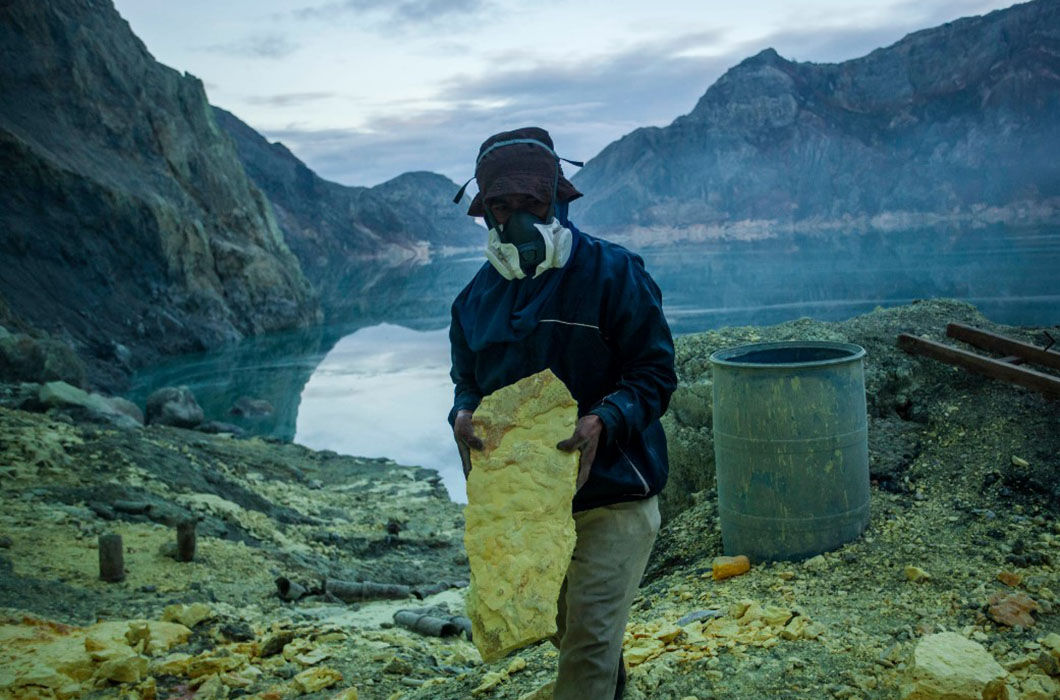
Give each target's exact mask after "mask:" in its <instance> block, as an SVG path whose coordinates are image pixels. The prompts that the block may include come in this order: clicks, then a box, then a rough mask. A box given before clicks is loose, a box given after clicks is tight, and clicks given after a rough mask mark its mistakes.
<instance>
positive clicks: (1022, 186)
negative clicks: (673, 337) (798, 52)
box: [573, 0, 1060, 233]
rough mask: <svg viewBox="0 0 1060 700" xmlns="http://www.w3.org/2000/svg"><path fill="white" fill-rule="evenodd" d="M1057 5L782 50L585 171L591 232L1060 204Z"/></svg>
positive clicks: (758, 59)
mask: <svg viewBox="0 0 1060 700" xmlns="http://www.w3.org/2000/svg"><path fill="white" fill-rule="evenodd" d="M1058 115H1060V5H1058V4H1057V3H1055V2H1049V1H1047V0H1039V1H1038V2H1032V3H1027V4H1025V5H1018V6H1015V7H1012V8H1009V9H1007V10H1002V11H998V12H993V13H991V14H989V15H986V16H983V17H972V18H966V19H961V20H958V21H956V22H952V23H949V24H946V25H943V26H940V27H936V28H934V29H928V30H924V31H920V32H917V33H914V34H911V35H909V36H907V37H906V38H905V39H903V40H901V41H899V42H898V43H896V44H894V45H893V46H890V47H887V48H883V49H878V50H876V51H873V52H872V53H870V54H869V55H867V56H865V57H863V58H859V59H855V60H851V61H846V62H844V63H839V64H813V63H794V62H791V61H787V60H785V59H783V58H781V57H780V56H779V55H777V53H776V52H775V51H773V50H772V49H767V50H765V51H763V52H761V53H759V54H758V55H756V56H754V57H752V58H749V59H747V60H745V61H744V62H742V63H740V64H739V65H738V66H736V67H734V68H732V69H731V70H729V71H728V72H727V73H726V74H725V75H724V76H722V77H721V78H720V79H719V80H718V81H717V82H716V83H715V84H714V85H712V86H711V87H710V89H709V90H707V92H706V94H704V95H703V97H702V98H701V99H700V101H699V103H698V104H697V105H696V106H695V109H693V110H692V112H691V113H689V114H688V115H685V116H683V117H680V118H678V119H677V120H675V121H674V122H673V123H672V124H671V125H669V126H667V127H665V128H645V129H638V130H636V131H634V132H632V133H630V134H628V135H627V136H625V137H623V138H622V139H621V140H619V141H617V142H615V143H613V144H611V145H609V146H608V147H607V148H605V149H604V151H603V152H601V154H600V155H599V156H597V157H596V158H594V159H593V160H592V161H590V162H589V163H587V164H586V166H585V168H584V169H583V170H582V171H581V172H579V173H578V174H577V176H576V178H575V181H576V183H577V185H578V187H579V189H581V190H582V191H583V192H585V194H586V196H585V198H584V199H583V200H581V201H579V202H576V203H575V204H574V205H573V209H574V213H575V215H576V216H577V219H576V220H577V221H579V223H582V224H584V225H585V226H586V227H587V228H589V229H590V230H598V231H603V232H612V233H615V232H631V231H635V230H637V229H638V228H640V229H644V228H654V229H656V230H660V231H661V230H663V229H670V233H673V230H674V229H676V230H685V231H686V232H688V231H696V230H697V229H698V230H699V231H702V230H703V229H705V228H709V227H712V226H714V227H717V226H722V227H724V226H726V225H730V226H731V225H732V224H733V222H736V221H740V220H747V219H750V220H760V221H765V222H770V223H772V224H773V225H776V224H782V225H790V224H791V223H792V222H799V221H818V222H825V221H842V220H849V219H850V218H856V217H862V218H871V217H874V216H878V215H881V214H888V213H894V212H915V213H919V214H931V215H934V216H957V215H962V214H963V215H967V214H969V213H974V212H982V211H983V210H984V209H986V208H1003V209H1005V211H1003V212H994V213H993V214H992V215H994V216H1010V217H1015V216H1020V215H1023V216H1026V215H1027V214H1028V213H1029V210H1030V211H1031V213H1033V214H1034V215H1035V216H1039V217H1040V216H1043V215H1045V216H1048V215H1050V213H1053V214H1055V212H1056V211H1057V209H1060V160H1058V159H1057V158H1056V157H1055V154H1056V153H1057V152H1058V151H1060V116H1058Z"/></svg>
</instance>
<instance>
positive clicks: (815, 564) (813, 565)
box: [802, 554, 828, 571]
mask: <svg viewBox="0 0 1060 700" xmlns="http://www.w3.org/2000/svg"><path fill="white" fill-rule="evenodd" d="M802 565H803V567H805V568H807V569H809V570H810V571H821V570H824V569H827V568H828V560H827V559H825V558H824V555H823V554H818V555H817V556H815V557H810V558H809V559H807V560H806V561H804V562H803V563H802Z"/></svg>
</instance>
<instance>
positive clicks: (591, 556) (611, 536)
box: [552, 496, 659, 700]
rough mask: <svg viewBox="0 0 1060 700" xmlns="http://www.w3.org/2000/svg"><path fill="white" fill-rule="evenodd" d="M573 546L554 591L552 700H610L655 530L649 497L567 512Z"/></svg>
mask: <svg viewBox="0 0 1060 700" xmlns="http://www.w3.org/2000/svg"><path fill="white" fill-rule="evenodd" d="M574 527H575V531H576V533H577V537H578V539H577V542H576V543H575V545H574V554H573V556H572V557H571V562H570V566H569V567H568V568H567V578H566V580H564V582H563V588H562V589H560V593H559V614H558V615H557V616H556V627H557V630H558V631H557V632H556V636H555V638H553V640H552V642H553V644H555V645H556V646H558V647H559V673H558V675H557V677H556V689H555V691H554V696H553V697H554V698H555V700H612V698H613V697H614V695H615V683H616V681H617V680H618V660H619V656H620V654H621V653H622V639H623V637H624V635H625V631H626V620H627V619H628V618H629V606H630V604H631V603H632V602H633V597H634V596H635V595H636V593H637V587H638V586H639V585H640V579H641V576H643V575H644V567H645V566H647V564H648V555H649V554H650V553H651V546H652V544H653V543H654V542H655V535H656V534H658V532H659V502H658V499H657V498H656V497H655V496H652V497H651V498H647V499H643V500H640V501H630V502H628V503H616V504H614V505H610V506H602V507H600V508H593V509H592V510H587V511H582V512H580V513H575V514H574Z"/></svg>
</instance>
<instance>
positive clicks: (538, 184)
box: [467, 172, 582, 217]
mask: <svg viewBox="0 0 1060 700" xmlns="http://www.w3.org/2000/svg"><path fill="white" fill-rule="evenodd" d="M509 194H525V195H530V196H531V197H535V198H536V199H538V200H539V201H542V202H549V201H551V199H552V179H551V178H549V179H548V181H547V182H546V181H544V180H542V178H541V177H540V174H538V173H533V172H512V173H505V174H504V175H502V176H500V177H497V178H494V179H493V181H491V182H490V184H489V188H488V189H487V190H486V191H485V192H483V191H482V190H479V192H478V194H476V195H475V196H474V198H473V199H472V200H471V206H470V207H468V210H467V214H468V216H480V217H482V216H485V215H486V200H487V199H492V198H493V197H503V196H505V195H509ZM581 196H582V193H581V192H579V191H578V190H577V188H575V187H574V185H573V184H571V182H570V180H568V179H567V178H565V177H563V176H562V175H560V177H559V181H558V182H557V183H556V199H557V200H558V201H559V202H561V203H566V202H572V201H574V200H575V199H577V198H578V197H581Z"/></svg>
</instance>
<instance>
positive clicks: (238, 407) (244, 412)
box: [228, 396, 273, 417]
mask: <svg viewBox="0 0 1060 700" xmlns="http://www.w3.org/2000/svg"><path fill="white" fill-rule="evenodd" d="M272 411H273V408H272V404H271V403H269V402H268V401H266V400H265V399H254V398H251V397H249V396H241V397H239V399H238V400H237V401H236V402H235V403H234V404H233V405H232V408H231V409H229V411H228V412H229V413H231V414H232V415H233V416H247V417H252V416H267V415H270V414H271V413H272Z"/></svg>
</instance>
